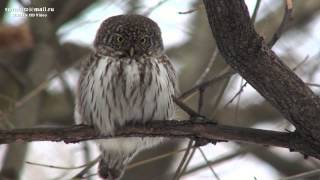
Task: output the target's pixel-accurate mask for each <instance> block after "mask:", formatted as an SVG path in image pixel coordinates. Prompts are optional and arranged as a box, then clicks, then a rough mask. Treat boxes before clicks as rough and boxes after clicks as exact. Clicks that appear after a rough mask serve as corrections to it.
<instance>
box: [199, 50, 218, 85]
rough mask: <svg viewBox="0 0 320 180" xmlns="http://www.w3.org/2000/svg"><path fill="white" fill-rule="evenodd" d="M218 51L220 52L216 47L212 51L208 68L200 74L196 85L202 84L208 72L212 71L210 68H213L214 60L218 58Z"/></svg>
mask: <svg viewBox="0 0 320 180" xmlns="http://www.w3.org/2000/svg"><path fill="white" fill-rule="evenodd" d="M218 53H219V50H218V48H217V47H216V48H215V49H214V51H213V53H212V57H211V58H210V60H209V63H208V64H207V67H206V69H205V70H204V71H203V73H202V74H201V75H200V77H199V79H198V80H197V81H196V83H195V86H197V85H199V84H201V83H202V82H203V81H204V79H205V78H206V77H207V75H208V73H209V72H210V70H211V68H212V65H213V63H214V61H215V60H216V59H217V56H218Z"/></svg>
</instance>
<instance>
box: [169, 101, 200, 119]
mask: <svg viewBox="0 0 320 180" xmlns="http://www.w3.org/2000/svg"><path fill="white" fill-rule="evenodd" d="M172 98H173V102H175V103H176V104H177V105H178V106H179V107H180V108H181V109H182V110H183V111H185V112H186V113H188V115H189V116H190V117H203V116H201V115H200V114H199V113H197V112H196V111H194V110H193V109H191V108H190V107H189V106H188V105H186V104H185V103H184V102H182V101H180V100H179V99H178V98H176V97H174V96H172Z"/></svg>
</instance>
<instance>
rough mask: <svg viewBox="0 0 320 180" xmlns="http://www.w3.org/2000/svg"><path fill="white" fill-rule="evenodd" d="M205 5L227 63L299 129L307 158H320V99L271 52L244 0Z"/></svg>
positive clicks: (206, 0) (213, 1) (219, 0)
mask: <svg viewBox="0 0 320 180" xmlns="http://www.w3.org/2000/svg"><path fill="white" fill-rule="evenodd" d="M203 2H204V4H205V7H206V11H207V15H208V20H209V24H210V26H211V30H212V33H213V35H214V37H215V39H216V42H217V45H218V48H219V50H220V52H221V55H222V56H223V57H224V58H225V60H226V62H227V63H228V64H229V65H230V66H231V67H232V68H233V69H234V70H236V71H237V72H238V73H239V74H240V75H241V76H242V77H243V78H244V79H246V80H247V81H248V82H249V83H250V84H251V85H252V86H253V87H254V88H255V89H256V90H257V91H258V92H259V93H260V94H261V95H262V96H263V97H264V98H265V99H266V100H267V101H268V102H270V103H271V104H272V105H273V106H274V107H275V108H276V109H278V111H279V112H281V114H282V115H283V116H284V117H285V118H286V119H288V120H289V121H290V122H291V123H292V124H293V125H294V126H295V127H296V131H297V134H299V136H301V137H303V138H302V139H303V142H300V143H303V144H305V145H307V146H308V148H309V149H310V152H309V153H307V154H310V153H311V151H312V153H311V154H314V155H315V156H317V157H319V155H320V121H319V117H320V98H319V97H318V96H316V95H315V94H314V93H313V92H312V91H311V90H310V88H309V87H308V86H307V85H306V84H305V83H304V82H303V81H302V80H301V79H300V78H299V77H298V76H297V75H296V74H294V72H292V71H291V70H290V69H289V68H288V67H287V66H286V65H285V64H284V63H283V62H282V61H281V60H280V59H279V57H278V56H277V55H276V54H275V53H274V52H273V51H272V50H271V49H270V48H268V46H267V44H266V42H265V41H264V40H263V38H262V37H260V36H259V35H258V34H257V32H256V31H255V29H254V27H253V25H252V23H251V22H250V17H249V13H248V10H247V7H246V5H245V3H244V1H243V0H230V1H222V0H203ZM299 146H300V145H299ZM295 148H301V147H295Z"/></svg>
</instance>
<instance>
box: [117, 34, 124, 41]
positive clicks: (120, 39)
mask: <svg viewBox="0 0 320 180" xmlns="http://www.w3.org/2000/svg"><path fill="white" fill-rule="evenodd" d="M116 40H117V42H118V43H122V42H123V41H124V38H123V37H121V36H117V37H116Z"/></svg>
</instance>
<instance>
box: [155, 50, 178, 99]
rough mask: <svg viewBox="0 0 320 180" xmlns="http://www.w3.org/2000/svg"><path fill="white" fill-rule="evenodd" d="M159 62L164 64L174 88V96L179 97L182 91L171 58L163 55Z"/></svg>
mask: <svg viewBox="0 0 320 180" xmlns="http://www.w3.org/2000/svg"><path fill="white" fill-rule="evenodd" d="M159 62H160V63H162V64H163V65H164V67H165V68H166V69H167V72H168V76H169V80H170V82H171V83H172V85H173V88H174V95H175V96H176V97H177V96H179V94H180V91H179V86H178V83H177V76H176V71H175V70H174V68H173V65H172V64H171V62H170V59H169V57H168V56H167V55H163V56H161V57H160V60H159Z"/></svg>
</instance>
